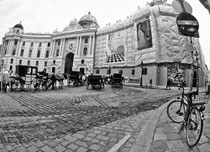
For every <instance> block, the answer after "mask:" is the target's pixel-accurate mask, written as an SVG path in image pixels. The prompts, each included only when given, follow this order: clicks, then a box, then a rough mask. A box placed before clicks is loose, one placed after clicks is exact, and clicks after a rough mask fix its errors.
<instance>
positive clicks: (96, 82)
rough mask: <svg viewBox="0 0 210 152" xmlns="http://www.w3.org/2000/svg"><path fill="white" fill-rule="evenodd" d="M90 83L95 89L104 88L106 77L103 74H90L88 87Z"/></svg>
mask: <svg viewBox="0 0 210 152" xmlns="http://www.w3.org/2000/svg"><path fill="white" fill-rule="evenodd" d="M89 85H91V87H92V88H93V89H95V88H99V89H102V88H104V79H103V77H102V76H101V75H89V76H88V78H87V84H86V89H88V88H89Z"/></svg>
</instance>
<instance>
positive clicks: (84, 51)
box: [83, 47, 87, 56]
mask: <svg viewBox="0 0 210 152" xmlns="http://www.w3.org/2000/svg"><path fill="white" fill-rule="evenodd" d="M83 55H84V56H86V55H87V48H86V47H85V48H84V49H83Z"/></svg>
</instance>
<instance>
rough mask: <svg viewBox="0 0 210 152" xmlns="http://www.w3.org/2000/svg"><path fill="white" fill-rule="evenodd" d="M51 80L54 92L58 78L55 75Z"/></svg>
mask: <svg viewBox="0 0 210 152" xmlns="http://www.w3.org/2000/svg"><path fill="white" fill-rule="evenodd" d="M50 79H51V81H52V90H54V89H55V83H56V77H55V74H54V73H53V74H52V76H51V78H50Z"/></svg>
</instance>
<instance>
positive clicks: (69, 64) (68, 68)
mask: <svg viewBox="0 0 210 152" xmlns="http://www.w3.org/2000/svg"><path fill="white" fill-rule="evenodd" d="M73 60H74V54H73V53H68V54H67V55H66V60H65V69H64V72H65V73H66V74H70V72H71V71H72V67H73Z"/></svg>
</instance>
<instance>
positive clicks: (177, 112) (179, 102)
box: [167, 86, 188, 123]
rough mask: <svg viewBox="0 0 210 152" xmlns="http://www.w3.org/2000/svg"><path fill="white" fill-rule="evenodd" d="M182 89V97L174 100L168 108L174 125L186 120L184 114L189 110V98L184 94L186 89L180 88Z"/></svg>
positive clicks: (168, 113)
mask: <svg viewBox="0 0 210 152" xmlns="http://www.w3.org/2000/svg"><path fill="white" fill-rule="evenodd" d="M179 89H182V94H181V97H177V99H173V100H172V101H171V102H170V103H169V105H168V106H167V115H168V117H169V118H170V119H171V121H172V122H174V123H180V122H182V121H183V119H184V114H185V111H186V109H187V100H188V99H187V97H186V95H185V93H184V87H183V86H179Z"/></svg>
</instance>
